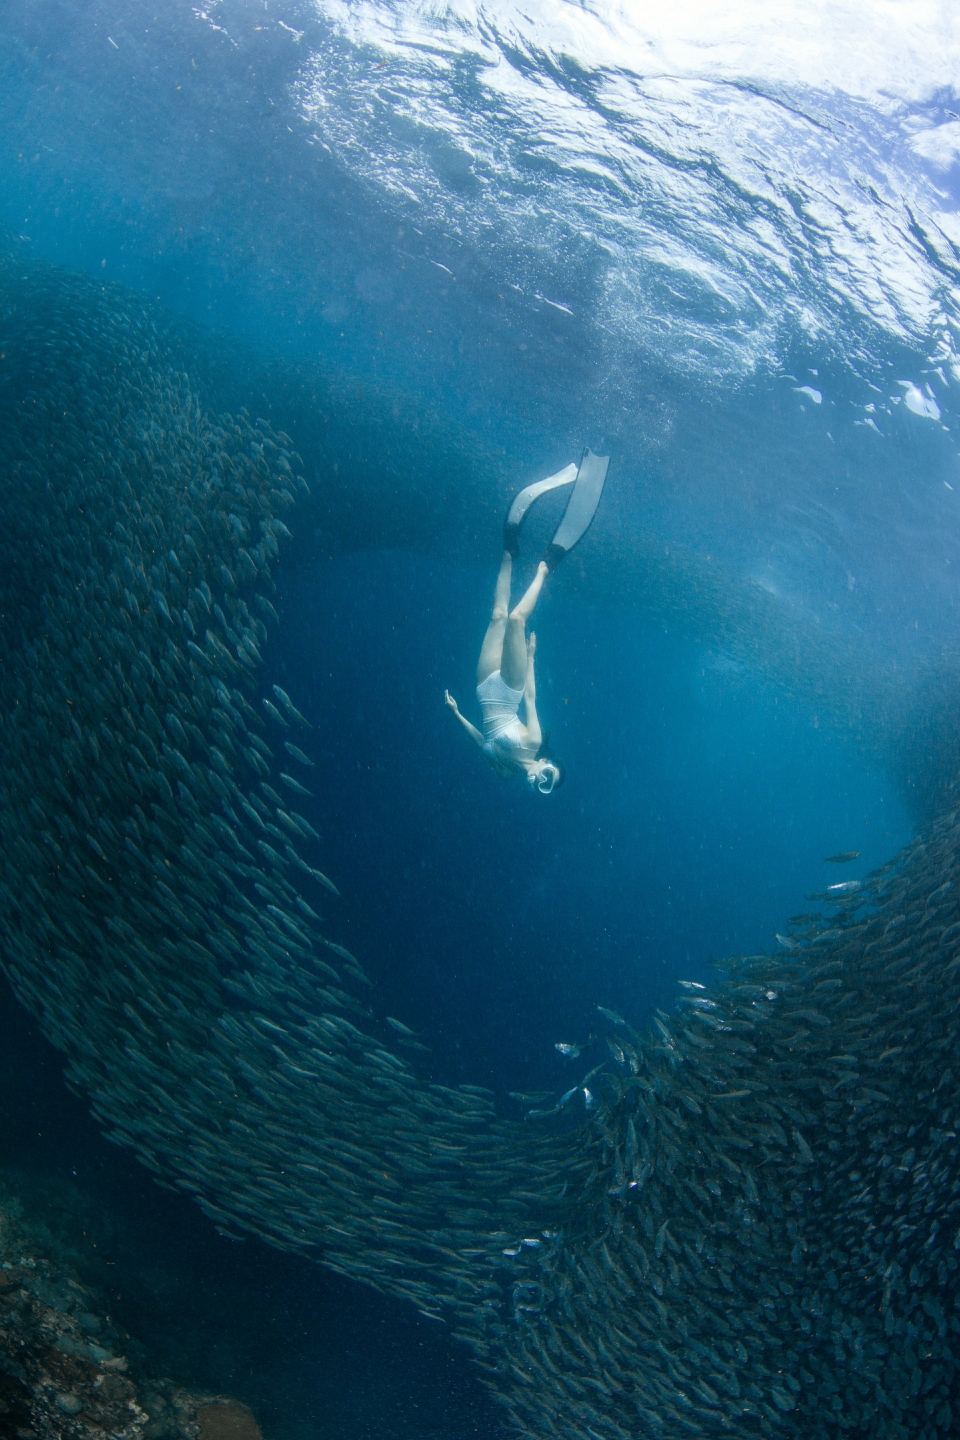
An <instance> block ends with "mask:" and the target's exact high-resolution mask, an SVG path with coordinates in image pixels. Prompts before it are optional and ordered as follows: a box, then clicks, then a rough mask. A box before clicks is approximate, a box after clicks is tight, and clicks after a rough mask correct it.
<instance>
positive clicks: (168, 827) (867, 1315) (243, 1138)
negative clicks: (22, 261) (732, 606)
mask: <svg viewBox="0 0 960 1440" xmlns="http://www.w3.org/2000/svg"><path fill="white" fill-rule="evenodd" d="M174 361H175V357H174V356H173V355H172V354H171V352H170V351H169V350H168V349H167V348H166V347H165V343H164V341H163V339H162V334H161V332H160V331H159V330H158V329H157V327H156V324H155V319H154V317H152V316H151V314H150V313H149V311H148V310H146V309H144V308H143V307H141V306H139V305H138V304H137V303H136V302H135V301H133V300H132V299H131V298H129V297H127V296H125V295H124V294H122V293H121V292H118V291H103V290H101V289H100V288H99V287H94V286H93V285H92V284H89V283H88V282H84V281H80V280H76V279H72V278H71V277H69V276H66V275H63V274H59V273H56V272H50V271H45V270H42V269H38V268H31V269H28V270H27V271H26V273H24V270H23V267H22V266H20V265H16V264H14V263H13V260H8V261H7V262H6V264H5V266H4V267H3V268H2V270H0V511H2V521H3V523H2V526H0V548H2V565H0V608H2V613H3V620H4V624H3V629H2V636H3V639H2V649H0V725H2V733H0V925H2V931H0V933H2V946H3V964H4V967H5V969H6V971H7V973H8V974H9V975H10V977H11V980H12V982H13V984H14V986H15V988H16V991H17V993H18V995H19V996H20V997H21V999H22V1000H23V1001H24V1003H25V1004H27V1005H28V1006H29V1007H30V1009H31V1010H32V1011H33V1012H34V1013H35V1014H36V1015H38V1016H39V1017H40V1020H41V1022H42V1024H43V1026H44V1029H45V1032H46V1033H47V1034H48V1035H49V1036H50V1038H51V1039H52V1040H53V1041H54V1043H56V1044H57V1045H58V1046H59V1047H60V1048H61V1049H62V1050H63V1051H65V1052H66V1054H67V1055H68V1057H69V1064H68V1075H69V1077H70V1080H71V1082H72V1083H73V1084H74V1085H75V1086H76V1087H77V1088H79V1089H81V1090H83V1091H84V1092H85V1093H86V1094H88V1095H89V1096H90V1097H91V1101H92V1104H93V1108H94V1112H95V1114H96V1115H97V1116H98V1118H99V1119H100V1121H101V1123H102V1124H103V1125H104V1127H105V1128H106V1130H107V1132H108V1133H109V1134H110V1135H111V1136H112V1137H113V1138H115V1139H116V1140H118V1141H119V1142H121V1143H123V1144H126V1145H129V1146H131V1147H132V1148H133V1149H134V1150H135V1151H136V1153H137V1154H138V1156H139V1157H140V1159H141V1160H142V1161H143V1162H144V1163H145V1164H146V1165H148V1166H149V1167H150V1168H151V1169H152V1170H153V1171H154V1172H155V1173H156V1174H157V1175H158V1176H159V1177H161V1178H162V1180H163V1182H164V1183H172V1184H175V1185H176V1186H177V1187H179V1188H180V1189H183V1190H186V1191H188V1192H191V1193H193V1194H195V1195H196V1197H197V1199H198V1201H199V1203H200V1204H201V1206H202V1207H203V1208H204V1210H205V1211H206V1213H207V1214H208V1215H210V1216H211V1217H212V1218H213V1219H214V1220H215V1221H216V1222H217V1223H218V1224H219V1225H221V1226H222V1227H223V1228H224V1229H225V1230H226V1231H228V1232H229V1231H236V1230H246V1231H252V1232H255V1233H257V1234H259V1235H261V1236H263V1237H264V1238H265V1239H267V1240H269V1241H270V1242H271V1243H274V1244H277V1245H281V1246H285V1247H290V1248H299V1249H303V1250H305V1251H306V1252H307V1253H310V1254H311V1255H313V1256H315V1257H316V1258H317V1259H319V1260H322V1261H323V1263H325V1264H327V1265H329V1266H331V1267H333V1268H334V1269H337V1270H340V1271H342V1272H343V1273H345V1274H347V1275H350V1276H353V1277H355V1278H357V1279H361V1280H364V1281H366V1282H367V1283H369V1284H372V1285H374V1286H376V1287H378V1288H380V1289H383V1290H390V1291H392V1292H393V1293H395V1294H399V1295H404V1296H406V1297H408V1298H409V1299H411V1300H412V1301H413V1302H414V1303H415V1304H416V1305H417V1306H418V1307H419V1308H420V1309H421V1310H422V1311H423V1312H424V1313H425V1314H428V1315H431V1316H436V1317H442V1318H447V1319H449V1320H450V1321H451V1323H452V1324H453V1326H454V1328H455V1330H456V1332H457V1333H458V1334H459V1335H460V1336H461V1337H463V1338H464V1339H465V1340H466V1341H467V1342H468V1343H469V1344H470V1345H471V1346H472V1347H473V1350H474V1352H475V1353H476V1355H477V1358H478V1361H479V1363H480V1364H481V1365H482V1366H483V1368H484V1371H485V1373H486V1374H487V1376H488V1378H489V1380H490V1383H491V1384H492V1385H493V1386H494V1387H495V1388H496V1390H497V1392H498V1394H499V1395H500V1397H501V1398H502V1400H503V1402H504V1405H505V1408H506V1410H507V1412H508V1413H509V1416H510V1418H511V1419H512V1421H513V1422H514V1423H515V1424H516V1425H517V1426H518V1427H519V1428H520V1429H521V1430H522V1431H524V1432H526V1433H527V1434H529V1435H531V1436H537V1437H542V1436H563V1437H570V1440H587V1437H592V1440H622V1437H626V1436H631V1437H634V1436H638V1435H639V1436H647V1435H649V1436H665V1437H673V1436H687V1435H692V1436H698V1435H702V1436H715V1435H721V1434H735V1435H751V1434H757V1435H765V1436H766V1435H782V1436H798V1437H799V1436H803V1437H804V1440H809V1437H820V1436H824V1437H826V1436H835V1435H839V1434H841V1433H842V1434H846V1435H866V1434H867V1433H868V1432H869V1433H870V1435H871V1436H877V1437H882V1440H887V1437H900V1436H903V1437H908V1436H909V1437H927V1436H930V1437H932V1436H934V1435H938V1434H940V1435H942V1434H945V1433H949V1431H950V1430H951V1428H952V1427H953V1417H954V1414H955V1412H956V1413H960V1396H958V1394H957V1362H956V1360H955V1358H954V1352H955V1350H957V1349H958V1348H960V1313H958V1310H957V1306H956V1303H955V1296H956V1293H957V1284H956V1278H957V1254H958V1252H957V1248H956V1247H957V1244H958V1241H960V1214H958V1209H960V1175H958V1164H957V1159H958V1143H957V1132H956V1131H955V1130H954V1129H952V1128H951V1125H952V1124H953V1123H954V1119H955V1117H957V1118H960V1095H958V1093H957V1092H958V1084H960V1080H958V1078H957V1077H955V1075H954V1063H955V1062H954V1051H955V1049H956V1045H957V1027H958V1025H960V1019H957V1018H956V1017H957V1016H958V1015H960V1007H958V1000H960V993H958V992H960V978H958V970H960V905H958V900H957V891H956V889H955V886H954V869H955V865H956V860H955V857H956V855H957V851H958V848H960V847H958V839H960V836H958V831H957V817H956V815H955V814H953V813H951V814H949V815H947V816H945V817H944V818H942V819H941V820H940V821H939V822H938V823H937V824H935V825H933V826H932V827H931V829H930V832H929V834H928V836H927V838H926V840H925V841H924V842H923V843H920V842H917V844H915V845H914V846H913V847H912V848H911V849H910V850H909V851H908V852H907V853H906V854H905V855H904V856H902V857H901V859H900V861H899V862H898V863H897V865H895V866H893V867H890V868H889V869H888V870H887V871H886V872H885V873H884V874H881V875H877V876H875V877H874V878H873V879H871V880H870V881H868V882H865V883H864V884H863V885H858V884H857V882H845V883H844V884H842V885H840V886H836V887H832V889H831V891H828V892H826V894H825V895H824V896H823V897H820V898H821V903H822V905H823V906H824V907H826V911H827V912H829V914H830V916H831V918H829V919H823V918H820V917H819V916H805V917H799V918H798V921H797V923H798V924H801V925H803V926H804V927H805V928H803V929H801V930H799V931H794V932H793V933H790V934H788V935H787V936H785V937H783V943H784V946H785V949H786V953H785V954H784V955H783V956H781V957H778V958H771V957H768V956H760V957H753V958H751V959H746V960H741V961H737V962H731V963H730V966H729V973H728V975H727V977H726V978H725V979H724V980H723V981H722V983H721V984H720V985H718V986H717V987H716V988H715V989H714V990H712V991H709V992H708V991H706V990H703V989H701V988H700V987H697V986H689V987H688V988H687V991H686V993H685V995H684V997H683V1000H682V1002H681V1004H680V1006H679V1007H678V1011H677V1013H676V1014H675V1015H673V1016H666V1015H658V1016H657V1017H656V1022H655V1029H654V1030H653V1032H652V1033H651V1035H649V1036H646V1037H640V1036H637V1035H636V1034H634V1033H633V1032H632V1031H630V1030H629V1029H628V1027H626V1026H625V1025H623V1024H622V1023H620V1022H618V1020H617V1017H611V1024H612V1027H613V1028H612V1031H611V1035H610V1038H609V1042H608V1044H609V1049H610V1058H609V1062H608V1064H607V1066H606V1068H605V1069H604V1070H603V1071H602V1072H600V1073H599V1074H595V1076H594V1078H592V1079H590V1080H589V1081H586V1080H585V1081H584V1082H583V1084H582V1085H581V1086H578V1087H575V1089H574V1090H573V1091H571V1092H570V1094H569V1095H568V1096H567V1097H564V1098H565V1100H566V1102H567V1104H566V1106H564V1105H562V1104H561V1105H559V1106H558V1107H557V1109H558V1110H562V1111H563V1115H567V1114H569V1113H571V1112H570V1108H569V1107H571V1106H573V1105H582V1104H583V1101H584V1099H586V1100H587V1102H588V1109H587V1111H586V1115H585V1118H584V1119H583V1120H582V1121H581V1122H579V1123H577V1124H575V1125H572V1126H570V1127H569V1128H566V1129H564V1128H562V1118H561V1121H556V1120H553V1119H544V1118H536V1117H533V1118H529V1119H528V1120H526V1121H510V1120H505V1119H502V1118H499V1117H498V1116H497V1114H496V1112H495V1110H494V1108H493V1105H492V1098H491V1096H490V1095H489V1094H488V1092H485V1091H481V1090H477V1089H473V1088H471V1087H469V1086H460V1087H457V1088H450V1087H443V1086H439V1085H429V1084H425V1083H423V1082H421V1081H420V1080H418V1078H417V1076H416V1074H415V1073H414V1071H413V1069H412V1068H411V1065H410V1063H409V1062H408V1059H407V1058H406V1056H409V1055H412V1054H413V1053H415V1051H416V1049H417V1048H418V1042H417V1041H416V1039H415V1037H413V1036H412V1035H410V1034H409V1033H406V1032H405V1031H404V1027H403V1026H402V1024H400V1023H398V1022H394V1024H393V1028H392V1033H391V1035H390V1043H389V1044H387V1043H386V1041H385V1039H384V1038H383V1036H382V1035H381V1032H380V1027H379V1025H378V1024H377V1022H376V1021H375V1019H374V1017H373V1015H372V1013H371V1012H370V1010H369V1009H368V1007H367V1004H366V1002H365V1000H364V999H363V996H364V994H366V993H368V991H367V982H366V977H365V976H364V974H363V971H362V969H361V968H360V966H359V964H358V962H357V961H356V960H355V959H354V958H353V957H352V956H350V955H348V954H347V953H346V952H345V951H342V950H340V949H339V948H338V947H337V946H335V945H331V944H329V943H328V942H327V941H326V940H325V939H324V935H323V929H322V922H321V919H320V910H321V908H322V902H323V901H324V898H325V896H326V894H327V893H328V892H329V889H330V888H331V886H330V882H329V881H328V880H327V879H326V877H325V876H324V875H322V873H321V872H320V870H319V869H318V868H317V864H316V861H317V859H318V858H319V856H318V851H317V849H316V835H315V832H314V831H313V829H312V827H311V825H310V823H309V822H308V820H307V819H306V818H305V817H304V816H303V815H301V814H300V813H299V810H298V808H297V807H298V805H300V804H302V802H301V801H299V800H298V796H301V795H302V794H303V791H304V790H305V789H306V785H305V783H304V779H305V778H306V777H309V774H310V768H309V766H308V765H306V764H305V763H304V761H305V760H309V753H308V752H309V748H310V735H309V729H308V728H307V727H306V722H305V721H304V719H303V717H302V716H299V715H298V712H297V711H296V709H295V706H294V703H293V701H291V700H290V698H289V697H288V696H286V695H285V694H284V693H283V692H282V691H279V692H276V693H274V692H273V691H271V692H270V693H269V694H267V695H264V694H262V693H261V687H260V684H259V683H258V674H259V672H260V667H261V663H262V656H263V650H264V646H265V644H266V643H267V638H268V637H267V628H266V626H267V622H268V621H269V620H271V619H272V617H273V608H272V606H271V603H270V600H269V592H270V591H271V586H272V582H271V580H270V574H269V565H270V562H271V561H272V560H273V559H274V558H275V557H276V555H277V553H278V544H279V539H280V538H282V537H283V536H284V534H285V533H286V527H285V526H284V524H283V521H282V520H281V519H280V518H279V515H280V512H286V511H288V510H289V509H291V508H292V506H293V504H294V501H295V499H296V496H297V493H298V491H300V490H302V489H303V488H304V482H303V481H302V480H301V479H300V478H299V466H298V458H297V456H296V454H295V453H294V451H293V446H292V443H291V442H290V441H289V439H288V437H286V436H285V435H283V434H274V433H273V432H272V431H271V429H270V427H269V426H267V425H266V424H265V423H264V422H261V421H257V422H256V423H254V422H252V421H251V420H250V419H249V417H247V416H246V415H245V414H244V413H240V414H239V415H237V416H226V415H213V414H208V413H207V412H206V411H205V410H204V408H203V407H202V406H201V405H200V404H198V402H197V400H196V398H195V394H196V391H195V389H194V387H193V386H192V384H191V381H190V380H188V378H187V377H186V376H185V375H184V374H182V373H181V372H179V371H178V370H177V368H176V364H175V363H174ZM298 767H299V768H298ZM298 777H299V778H298ZM398 1049H399V1050H403V1051H404V1052H405V1054H404V1055H401V1054H398ZM591 1091H592V1093H591Z"/></svg>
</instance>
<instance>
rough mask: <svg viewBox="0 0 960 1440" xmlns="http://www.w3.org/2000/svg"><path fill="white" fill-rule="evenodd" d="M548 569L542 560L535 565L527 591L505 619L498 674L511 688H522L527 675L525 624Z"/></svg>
mask: <svg viewBox="0 0 960 1440" xmlns="http://www.w3.org/2000/svg"><path fill="white" fill-rule="evenodd" d="M549 573H550V572H549V570H548V569H547V567H546V565H545V564H544V563H543V561H542V560H541V561H540V564H539V565H538V566H537V573H536V575H534V577H533V579H532V580H531V581H530V584H529V586H528V588H527V593H526V594H525V595H524V597H523V599H522V600H519V601H518V602H517V604H516V605H515V606H514V607H513V609H512V610H511V611H510V615H509V617H508V619H507V628H506V633H505V634H504V637H503V646H502V654H501V658H500V674H501V675H502V676H503V679H504V682H505V683H506V684H507V685H509V686H510V688H511V690H522V689H523V688H524V682H525V680H526V677H527V637H526V633H525V630H526V624H527V621H528V620H529V618H530V615H531V614H532V612H533V607H534V605H536V603H537V599H538V598H539V595H540V591H541V590H542V589H543V582H544V580H546V578H547V576H548V575H549Z"/></svg>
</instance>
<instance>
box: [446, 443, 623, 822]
mask: <svg viewBox="0 0 960 1440" xmlns="http://www.w3.org/2000/svg"><path fill="white" fill-rule="evenodd" d="M608 463H609V460H608V457H607V456H601V455H594V454H593V453H592V452H591V451H590V450H587V451H586V452H585V454H584V457H583V459H582V460H581V462H580V464H579V466H577V465H567V466H566V467H565V468H564V469H563V470H559V471H558V472H557V474H556V475H550V476H549V477H548V478H547V479H546V480H538V481H536V483H535V484H533V485H528V486H527V487H526V488H525V489H523V490H521V491H520V493H519V495H517V497H516V499H515V500H514V502H513V504H512V505H511V506H510V510H509V513H508V515H507V518H506V521H505V523H504V527H503V559H502V560H501V561H500V573H499V575H498V576H497V586H496V590H495V591H494V596H493V610H492V612H491V615H490V623H489V624H488V626H487V633H486V635H485V636H484V637H483V645H482V647H481V649H480V659H479V662H478V664H477V699H478V700H479V702H480V709H481V710H482V712H483V730H482V731H480V730H478V729H477V727H476V726H475V725H472V724H471V723H470V721H469V720H468V719H467V718H466V716H464V715H461V713H460V710H459V708H458V706H457V702H456V700H454V698H453V696H452V695H451V694H450V691H449V690H445V691H444V692H443V694H444V701H445V703H446V704H447V706H448V707H449V708H450V709H451V710H452V711H453V713H454V715H455V716H456V717H457V719H458V720H459V721H460V724H461V725H462V726H463V728H464V729H465V730H466V731H467V733H468V735H470V737H471V739H473V740H474V741H475V742H476V744H477V745H479V747H480V749H481V750H482V751H483V753H484V755H486V757H487V759H488V760H489V761H490V764H491V765H492V766H493V768H494V770H495V771H496V772H497V774H498V775H500V776H502V777H503V778H504V779H509V778H510V777H511V776H513V775H523V776H525V778H526V781H527V784H528V785H529V786H530V788H531V789H532V790H537V791H538V792H539V793H540V794H541V795H550V794H552V793H553V791H554V790H556V789H558V787H559V786H560V785H562V784H563V782H564V779H565V778H566V772H565V770H564V767H563V765H562V764H561V763H560V761H559V760H558V759H557V757H556V756H555V755H554V754H553V753H552V751H551V749H550V737H549V735H548V736H547V737H546V738H544V736H543V733H542V731H541V729H540V719H539V717H538V715H537V686H536V679H535V676H534V660H535V657H536V651H537V637H536V635H535V634H534V633H533V632H532V631H531V634H530V638H529V639H527V633H526V627H527V621H528V620H529V619H530V616H531V614H532V613H533V608H534V606H535V605H536V603H537V600H538V598H539V596H540V591H541V590H542V589H543V582H544V581H545V580H546V578H547V576H548V575H549V574H550V571H551V570H553V569H555V568H556V566H557V565H558V564H559V563H560V561H561V560H562V559H563V558H564V556H566V555H568V554H569V553H570V551H571V550H572V549H573V547H574V545H576V543H577V541H578V540H580V539H582V537H583V536H584V534H585V533H586V531H587V528H588V526H589V525H590V522H591V520H592V519H593V517H594V515H595V513H596V509H597V505H598V504H599V503H600V495H601V493H602V491H603V485H604V481H605V480H606V476H607V465H608ZM562 485H573V487H574V488H573V494H572V495H571V497H570V500H569V503H568V504H567V508H566V510H565V511H564V515H563V519H562V520H561V522H560V527H559V529H558V530H557V533H556V534H555V535H554V537H553V540H552V541H551V542H550V544H549V545H548V546H547V551H546V555H545V556H544V558H543V559H542V560H541V561H540V564H539V565H538V566H537V573H536V574H535V575H534V577H533V579H532V580H531V582H530V584H529V586H528V587H527V589H526V591H525V593H524V595H523V597H522V599H521V600H519V601H518V603H517V604H516V605H515V606H514V607H513V609H512V610H511V609H510V585H511V581H512V578H513V562H514V560H516V559H517V558H518V557H519V555H520V532H521V528H522V526H523V521H524V518H525V516H526V514H527V511H528V510H529V509H530V506H531V505H532V504H533V502H534V501H535V500H536V499H538V498H539V496H541V495H543V494H545V493H546V492H547V491H548V490H556V489H558V488H559V487H560V486H562ZM521 701H522V702H523V707H524V719H523V720H521V719H520V714H519V711H520V703H521Z"/></svg>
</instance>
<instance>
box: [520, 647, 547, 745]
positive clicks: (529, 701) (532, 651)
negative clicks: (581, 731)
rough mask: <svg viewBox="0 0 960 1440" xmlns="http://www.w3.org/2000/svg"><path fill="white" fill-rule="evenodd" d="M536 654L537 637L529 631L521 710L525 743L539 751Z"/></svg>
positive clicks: (541, 733) (540, 741)
mask: <svg viewBox="0 0 960 1440" xmlns="http://www.w3.org/2000/svg"><path fill="white" fill-rule="evenodd" d="M536 653H537V637H536V635H534V633H533V631H532V630H531V632H530V639H529V640H528V641H527V675H526V679H525V680H524V682H523V709H524V715H525V716H526V724H527V741H528V743H529V744H530V745H536V747H537V749H538V750H539V749H540V746H541V744H542V743H543V732H542V730H541V729H540V717H539V716H538V715H537V680H536V676H535V674H534V670H533V665H534V657H535V656H536Z"/></svg>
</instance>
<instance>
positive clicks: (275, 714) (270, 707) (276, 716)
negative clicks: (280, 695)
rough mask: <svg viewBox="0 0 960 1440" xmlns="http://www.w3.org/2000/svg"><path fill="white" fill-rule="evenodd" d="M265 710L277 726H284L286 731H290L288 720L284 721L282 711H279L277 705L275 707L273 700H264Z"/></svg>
mask: <svg viewBox="0 0 960 1440" xmlns="http://www.w3.org/2000/svg"><path fill="white" fill-rule="evenodd" d="M263 708H264V710H266V712H267V714H268V715H269V716H270V719H271V720H276V722H277V724H278V725H282V726H283V728H284V730H289V729H290V726H289V725H288V724H287V722H286V720H284V718H283V716H282V715H281V714H280V711H279V710H278V709H277V707H276V705H274V704H273V702H272V701H271V700H264V702H263Z"/></svg>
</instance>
